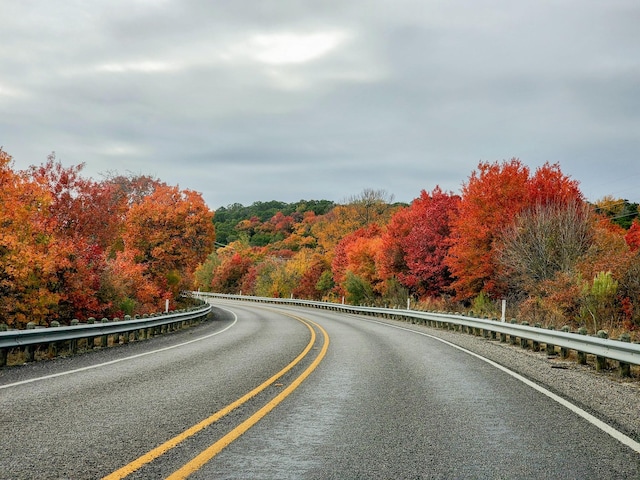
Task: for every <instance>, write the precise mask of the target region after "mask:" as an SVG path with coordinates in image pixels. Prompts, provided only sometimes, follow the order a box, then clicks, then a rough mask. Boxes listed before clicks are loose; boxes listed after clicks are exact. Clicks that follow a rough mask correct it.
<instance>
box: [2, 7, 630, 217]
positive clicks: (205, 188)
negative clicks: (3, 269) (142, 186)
mask: <svg viewBox="0 0 640 480" xmlns="http://www.w3.org/2000/svg"><path fill="white" fill-rule="evenodd" d="M0 18H1V19H2V27H0V145H1V146H2V147H3V148H4V150H5V151H7V152H8V153H9V154H11V155H12V156H13V157H14V162H15V164H14V165H15V167H16V168H17V169H23V168H26V167H27V166H29V165H32V164H40V163H42V162H44V161H45V160H46V157H47V155H48V154H49V153H50V152H52V151H55V152H56V156H57V158H58V159H59V160H60V161H61V162H62V163H63V164H64V165H67V166H68V165H77V164H79V163H83V162H84V163H86V167H85V170H84V172H85V174H86V175H87V176H92V177H94V178H96V179H100V178H101V177H100V173H104V172H118V173H134V174H149V175H154V176H156V177H158V178H160V179H161V180H163V181H165V182H167V183H169V184H171V185H179V186H180V188H183V189H191V190H196V191H199V192H201V193H202V195H203V197H204V199H205V201H206V202H207V204H208V205H209V207H210V208H212V209H215V208H217V207H220V206H227V205H229V204H232V203H242V204H244V205H249V204H251V203H253V202H255V201H268V200H281V201H285V202H294V201H298V200H300V199H316V200H318V199H328V200H334V201H337V202H340V201H343V200H345V199H346V198H347V197H349V196H353V195H357V194H358V193H360V192H361V191H362V190H363V189H365V188H373V189H383V190H386V191H387V192H388V193H389V194H393V195H394V196H395V199H396V200H399V201H405V202H409V201H411V200H412V199H414V198H416V197H417V196H418V195H419V194H420V191H421V190H423V189H425V190H428V191H430V190H432V189H433V188H434V187H435V186H436V185H440V186H441V187H442V188H443V189H445V190H452V191H454V192H459V190H460V187H461V185H462V183H463V182H465V181H466V180H467V179H468V177H469V175H470V174H471V172H472V171H473V170H474V169H475V168H476V167H477V165H478V162H479V161H490V162H493V161H501V160H505V159H509V158H512V157H518V158H520V159H521V160H522V161H523V163H525V164H526V165H528V166H529V167H530V168H531V169H532V170H534V169H535V168H536V167H538V166H540V165H542V164H543V163H544V162H546V161H549V162H551V163H555V162H558V163H559V164H560V165H561V168H562V171H563V172H564V173H565V174H568V175H570V176H571V177H572V178H574V179H576V180H578V181H579V182H580V185H581V188H582V191H583V193H584V194H585V195H586V196H587V198H588V199H589V200H592V201H593V200H597V199H599V198H602V197H603V196H605V195H612V196H614V197H616V198H626V199H629V200H631V201H635V202H640V188H639V187H638V185H639V184H640V27H639V26H640V2H639V1H638V0H606V1H602V0H532V1H529V0H519V1H513V0H475V1H472V0H469V1H455V0H447V1H444V0H442V1H430V0H419V1H413V0H367V1H353V0H347V1H345V0H328V1H324V0H319V1H316V2H302V1H292V0H277V1H265V0H228V1H227V0H218V1H210V0H165V1H162V0H91V1H81V0H76V1H67V0H59V1H55V2H52V1H45V0H21V1H10V0H3V1H2V2H1V3H0Z"/></svg>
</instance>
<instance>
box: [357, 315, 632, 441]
mask: <svg viewBox="0 0 640 480" xmlns="http://www.w3.org/2000/svg"><path fill="white" fill-rule="evenodd" d="M368 321H369V322H372V323H378V324H380V325H386V326H388V327H391V328H397V329H399V330H405V331H407V332H411V333H417V334H418V335H423V336H425V337H429V338H432V339H434V340H437V341H439V342H442V343H444V344H446V345H449V346H451V347H453V348H457V349H458V350H461V351H463V352H465V353H468V354H469V355H471V356H473V357H476V358H478V359H480V360H482V361H483V362H486V363H488V364H489V365H491V366H493V367H495V368H497V369H499V370H502V371H503V372H505V373H507V374H508V375H511V376H512V377H514V378H515V379H517V380H520V381H521V382H522V383H524V384H526V385H528V386H530V387H531V388H533V389H534V390H537V391H538V392H540V393H543V394H544V395H546V396H547V397H549V398H551V399H552V400H555V401H556V402H558V403H559V404H560V405H562V406H564V407H566V408H568V409H569V410H571V411H572V412H574V413H576V414H578V415H579V416H581V417H582V418H584V419H585V420H586V421H588V422H589V423H591V424H592V425H594V426H595V427H597V428H599V429H600V430H602V431H603V432H604V433H606V434H608V435H610V436H612V437H613V438H615V439H616V440H618V441H619V442H620V443H622V444H624V445H626V446H627V447H629V448H630V449H632V450H634V451H635V452H637V453H640V443H638V442H636V441H635V440H634V439H633V438H631V437H628V436H627V435H625V434H624V433H622V432H620V431H618V430H616V429H615V428H613V427H612V426H611V425H609V424H607V423H605V422H603V421H602V420H600V419H598V418H596V417H594V416H593V415H591V414H590V413H588V412H586V411H585V410H583V409H581V408H580V407H578V406H577V405H574V404H573V403H571V402H569V401H568V400H566V399H564V398H562V397H561V396H559V395H556V394H555V393H553V392H551V391H550V390H547V389H546V388H544V387H541V386H540V385H538V384H537V383H535V382H532V381H531V380H529V379H528V378H526V377H523V376H522V375H520V374H519V373H516V372H514V371H513V370H509V369H508V368H507V367H505V366H503V365H500V364H499V363H496V362H494V361H493V360H489V359H488V358H485V357H483V356H481V355H479V354H477V353H474V352H472V351H471V350H467V349H466V348H463V347H461V346H459V345H456V344H454V343H451V342H448V341H447V340H443V339H442V338H438V337H436V336H433V335H429V334H428V333H424V332H419V331H417V330H412V329H410V328H406V327H401V326H398V325H393V324H390V323H385V322H380V321H377V320H368Z"/></svg>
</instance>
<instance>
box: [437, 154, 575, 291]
mask: <svg viewBox="0 0 640 480" xmlns="http://www.w3.org/2000/svg"><path fill="white" fill-rule="evenodd" d="M576 201H577V202H580V201H583V197H582V194H581V193H580V190H579V189H578V183H577V182H576V181H573V180H570V179H569V178H568V177H566V176H565V175H563V174H562V172H561V171H560V167H559V166H558V165H557V164H554V165H551V164H548V163H547V164H545V165H544V166H542V167H541V168H539V169H538V170H537V171H536V173H535V174H534V175H533V176H532V177H530V176H529V168H528V167H526V166H525V165H523V164H522V162H520V160H518V159H516V158H514V159H511V160H509V161H505V162H502V163H497V162H496V163H483V162H481V163H480V164H479V165H478V169H477V171H474V172H473V173H472V174H471V176H470V177H469V180H468V182H467V183H465V184H464V185H463V188H462V200H461V202H460V207H459V210H458V215H457V217H456V219H455V220H454V221H453V224H452V242H453V243H452V246H451V249H450V251H449V256H448V258H447V260H446V263H447V265H448V266H449V268H450V269H451V273H452V274H453V275H454V277H455V281H454V282H453V284H452V287H453V288H454V289H455V291H456V293H457V296H458V298H460V299H464V298H470V297H473V296H474V295H477V294H478V293H479V292H481V291H484V292H486V293H489V294H491V295H494V296H497V295H499V294H501V293H503V292H504V291H505V289H506V287H505V285H504V284H502V283H501V282H500V280H499V279H500V278H501V272H500V267H499V264H498V262H497V258H496V257H497V250H498V249H497V245H498V244H499V241H500V235H501V233H502V232H503V231H504V229H505V228H506V227H507V226H509V225H512V224H513V222H514V220H515V218H516V216H517V215H518V214H519V213H520V212H521V211H522V210H523V209H525V208H530V207H533V206H535V205H536V204H549V203H561V204H570V203H571V202H576Z"/></svg>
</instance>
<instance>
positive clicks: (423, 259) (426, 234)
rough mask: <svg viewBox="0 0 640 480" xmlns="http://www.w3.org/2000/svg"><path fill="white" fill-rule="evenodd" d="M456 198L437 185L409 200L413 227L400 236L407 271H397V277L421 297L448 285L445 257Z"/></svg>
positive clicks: (434, 292)
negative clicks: (411, 201) (431, 190)
mask: <svg viewBox="0 0 640 480" xmlns="http://www.w3.org/2000/svg"><path fill="white" fill-rule="evenodd" d="M459 202H460V197H458V196H457V195H453V194H452V193H445V192H443V191H442V190H441V189H440V187H436V188H435V189H434V190H433V192H431V194H429V193H427V192H426V191H424V190H423V191H422V192H421V194H420V197H419V198H417V199H416V200H414V201H413V203H412V204H411V207H410V209H411V211H412V212H413V218H412V227H411V230H410V231H409V233H408V234H407V235H406V237H405V238H404V239H402V240H401V245H402V249H403V250H404V252H405V262H406V265H407V272H406V273H399V276H398V278H399V279H400V281H401V283H402V284H403V285H406V286H407V287H410V288H411V289H412V290H413V291H414V292H416V293H417V294H418V295H419V296H421V297H424V296H431V297H433V296H440V295H442V294H444V293H446V292H447V291H448V289H449V286H450V285H451V282H452V278H451V274H450V271H449V267H448V266H447V264H446V263H445V259H446V258H447V256H448V252H449V247H450V237H451V222H452V219H453V217H454V216H455V215H456V213H457V210H458V204H459Z"/></svg>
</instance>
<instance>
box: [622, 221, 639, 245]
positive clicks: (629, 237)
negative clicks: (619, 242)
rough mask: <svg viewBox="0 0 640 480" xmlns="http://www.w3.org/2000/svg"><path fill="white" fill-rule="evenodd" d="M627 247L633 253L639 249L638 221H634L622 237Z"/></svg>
mask: <svg viewBox="0 0 640 480" xmlns="http://www.w3.org/2000/svg"><path fill="white" fill-rule="evenodd" d="M624 239H625V241H626V242H627V245H629V248H630V249H631V251H633V252H637V251H638V249H640V222H639V221H638V219H634V220H633V223H632V224H631V226H630V227H629V231H628V232H627V233H626V234H625V236H624Z"/></svg>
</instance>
